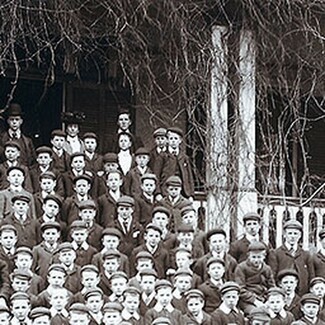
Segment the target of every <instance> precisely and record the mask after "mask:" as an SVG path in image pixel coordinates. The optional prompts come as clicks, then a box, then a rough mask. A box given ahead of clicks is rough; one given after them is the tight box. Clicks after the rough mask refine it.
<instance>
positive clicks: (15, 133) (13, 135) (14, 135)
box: [12, 132, 18, 140]
mask: <svg viewBox="0 0 325 325" xmlns="http://www.w3.org/2000/svg"><path fill="white" fill-rule="evenodd" d="M12 138H13V139H14V140H17V139H18V135H17V132H13V133H12Z"/></svg>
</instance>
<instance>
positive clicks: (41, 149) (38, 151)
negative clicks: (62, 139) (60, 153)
mask: <svg viewBox="0 0 325 325" xmlns="http://www.w3.org/2000/svg"><path fill="white" fill-rule="evenodd" d="M35 151H36V154H37V155H39V154H41V153H48V154H49V155H50V156H52V155H53V151H52V149H51V148H50V147H47V146H41V147H38V148H36V150H35Z"/></svg>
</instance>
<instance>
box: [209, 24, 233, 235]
mask: <svg viewBox="0 0 325 325" xmlns="http://www.w3.org/2000/svg"><path fill="white" fill-rule="evenodd" d="M212 44H213V51H212V59H213V60H212V62H213V63H212V71H211V105H210V108H209V110H208V119H207V120H208V121H207V124H208V125H207V139H208V141H207V142H208V155H207V158H208V159H207V173H206V174H207V175H206V176H207V228H208V229H211V228H214V227H219V226H220V227H222V228H223V229H225V231H226V232H227V233H228V234H229V229H230V228H229V223H230V218H229V204H230V196H229V193H228V192H227V163H228V103H227V95H228V94H227V74H228V68H227V28H226V27H224V26H214V27H213V28H212Z"/></svg>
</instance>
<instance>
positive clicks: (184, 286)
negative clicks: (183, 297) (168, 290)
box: [174, 275, 192, 293]
mask: <svg viewBox="0 0 325 325" xmlns="http://www.w3.org/2000/svg"><path fill="white" fill-rule="evenodd" d="M191 285H192V277H191V276H189V275H179V276H177V277H176V278H175V283H174V287H175V288H178V290H179V291H180V292H182V293H183V292H186V291H187V290H190V289H191Z"/></svg>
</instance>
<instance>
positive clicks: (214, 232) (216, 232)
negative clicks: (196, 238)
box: [206, 228, 227, 240]
mask: <svg viewBox="0 0 325 325" xmlns="http://www.w3.org/2000/svg"><path fill="white" fill-rule="evenodd" d="M213 235H223V236H224V237H227V234H226V232H225V231H224V230H223V229H221V228H215V229H211V230H209V231H208V233H207V236H206V238H207V240H209V239H210V238H211V236H213Z"/></svg>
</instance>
